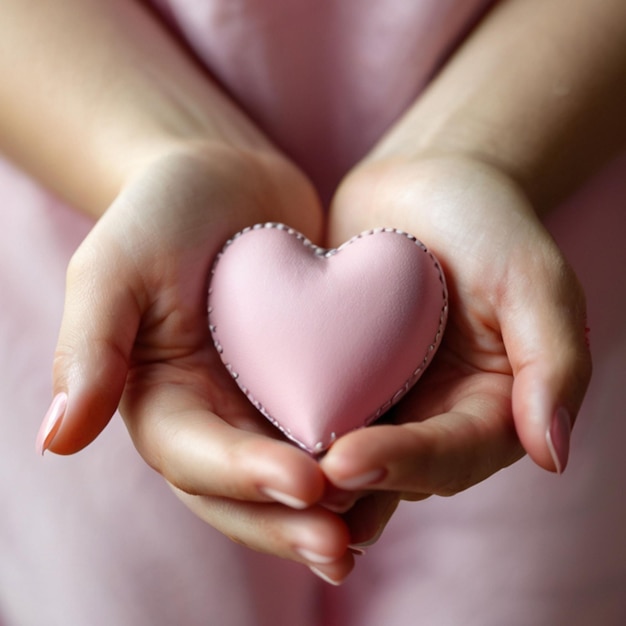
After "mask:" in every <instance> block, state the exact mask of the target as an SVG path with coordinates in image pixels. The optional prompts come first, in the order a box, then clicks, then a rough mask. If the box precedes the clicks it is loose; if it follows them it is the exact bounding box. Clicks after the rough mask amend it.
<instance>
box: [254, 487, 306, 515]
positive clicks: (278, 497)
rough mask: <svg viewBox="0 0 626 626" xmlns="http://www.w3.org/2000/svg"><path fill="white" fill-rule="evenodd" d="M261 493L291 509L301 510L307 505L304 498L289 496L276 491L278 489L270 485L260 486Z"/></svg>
mask: <svg viewBox="0 0 626 626" xmlns="http://www.w3.org/2000/svg"><path fill="white" fill-rule="evenodd" d="M261 493H262V494H263V495H264V496H267V497H268V498H270V499H271V500H274V501H275V502H279V503H280V504H284V505H285V506H288V507H289V508H291V509H297V510H299V511H301V510H303V509H306V508H308V507H309V505H308V503H307V502H305V501H304V500H300V499H299V498H296V497H295V496H290V495H289V494H288V493H283V492H282V491H278V489H272V488H271V487H261Z"/></svg>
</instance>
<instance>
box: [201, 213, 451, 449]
mask: <svg viewBox="0 0 626 626" xmlns="http://www.w3.org/2000/svg"><path fill="white" fill-rule="evenodd" d="M264 228H275V229H277V230H283V231H285V232H286V233H287V234H288V235H291V236H292V237H295V238H296V239H297V240H298V241H300V242H301V243H302V244H303V245H305V246H306V247H308V248H311V249H312V250H313V251H314V253H315V254H316V255H319V256H324V257H326V258H330V257H331V256H334V255H335V254H338V253H339V252H340V251H341V250H343V249H345V248H346V247H348V246H349V245H351V244H352V243H354V242H356V241H358V240H359V239H362V238H364V237H367V236H370V235H374V234H376V233H379V232H385V233H395V234H398V235H403V236H404V237H406V238H407V239H409V241H412V242H413V243H414V244H415V245H417V246H418V247H419V248H420V249H421V250H423V251H424V252H425V253H426V254H427V255H428V257H429V258H430V260H431V261H432V263H433V265H434V266H435V268H436V270H437V273H438V276H439V282H440V284H441V288H442V296H443V304H442V307H441V310H440V312H439V326H438V327H437V332H436V333H435V337H434V338H433V341H432V342H431V343H430V344H429V346H428V348H427V350H426V354H425V356H424V359H423V360H422V362H421V363H420V365H419V367H417V369H415V370H414V371H413V373H412V374H411V376H409V378H408V379H407V380H406V381H405V382H404V383H403V384H402V386H401V387H400V388H399V389H398V390H397V391H396V392H395V393H394V395H393V396H392V397H391V399H389V400H387V401H386V402H385V403H384V404H383V405H381V406H380V407H379V408H378V409H377V410H376V411H375V412H374V413H373V414H372V415H370V416H368V417H367V418H366V419H365V420H364V421H363V425H362V426H363V427H365V426H367V425H369V424H371V423H372V422H375V421H376V420H377V419H379V418H380V417H382V415H383V414H384V413H386V412H387V411H388V410H389V409H390V408H391V407H392V406H394V405H395V404H397V403H398V402H399V401H400V400H401V399H402V398H403V397H404V396H405V395H406V394H407V393H408V392H409V390H410V389H411V388H412V387H413V386H414V385H415V384H416V383H417V381H418V380H419V378H420V377H421V375H422V373H423V372H424V370H425V369H426V367H427V366H428V365H429V363H430V361H431V360H432V358H433V356H434V355H435V352H436V351H437V349H438V347H439V344H440V343H441V337H442V335H443V331H444V328H445V325H446V320H447V317H448V290H447V287H446V281H445V277H444V274H443V270H442V269H441V265H440V264H439V261H438V260H437V259H436V258H435V255H434V254H433V253H432V252H431V251H430V250H429V249H428V248H427V247H426V245H424V243H423V242H422V241H420V240H419V239H418V238H417V237H415V236H414V235H411V234H410V233H407V232H405V231H403V230H400V229H397V228H375V229H371V230H367V231H364V232H362V233H360V234H358V235H355V236H354V237H352V238H351V239H349V240H348V241H346V242H345V243H343V244H342V245H340V246H339V247H338V248H330V249H328V248H322V247H321V246H316V245H315V244H314V243H313V242H312V241H310V240H309V239H307V237H305V236H304V235H303V234H302V233H300V232H298V231H297V230H295V229H294V228H291V227H290V226H287V225H286V224H281V223H279V222H265V223H262V224H255V225H254V226H248V227H246V228H244V229H243V230H241V231H239V232H238V233H236V234H235V235H233V236H232V237H231V238H230V239H229V240H228V241H227V242H226V243H225V244H224V246H223V247H222V250H221V251H220V252H219V253H218V255H217V256H216V257H215V261H214V262H213V267H212V269H211V276H213V275H214V274H215V270H216V267H217V264H218V263H219V260H220V258H221V257H222V255H223V254H224V253H225V252H226V250H227V248H228V247H230V246H231V245H232V244H233V243H234V242H235V241H236V240H237V239H239V238H240V237H242V236H243V235H245V234H246V233H249V232H250V231H253V230H261V229H264ZM211 293H212V291H211V289H210V288H209V296H210V295H211ZM211 313H212V308H211V307H210V306H209V309H208V314H209V330H210V331H211V335H212V338H213V345H214V346H215V349H216V350H217V352H218V354H219V355H220V358H221V359H222V362H223V363H224V366H225V367H226V369H227V370H228V372H229V374H230V375H231V376H232V378H233V380H234V381H235V382H236V383H237V385H238V387H239V389H240V390H241V391H242V392H243V393H244V394H245V396H246V397H247V398H248V400H249V401H250V402H251V404H252V405H253V406H254V407H255V408H256V409H257V411H259V412H260V413H261V414H262V415H263V416H264V417H265V418H266V419H267V420H269V422H270V423H272V424H273V425H274V426H275V427H276V428H278V430H280V431H281V432H282V433H283V434H284V435H285V436H286V437H288V438H289V439H291V440H292V441H293V442H294V443H296V444H297V445H298V446H300V447H301V448H302V449H304V450H307V451H308V452H311V453H314V454H321V453H323V452H324V451H325V450H327V449H328V448H329V447H330V445H331V444H332V443H333V441H334V440H335V439H336V434H335V433H334V432H333V433H331V435H330V441H328V442H323V441H319V442H317V443H316V444H315V446H314V447H313V448H312V449H311V448H309V447H308V446H307V445H306V444H304V443H303V442H301V441H300V440H298V439H297V438H296V437H295V436H294V435H293V434H292V432H291V430H290V429H289V428H287V427H285V426H283V425H282V424H281V423H280V422H279V421H278V420H277V419H276V418H274V417H273V416H272V415H271V414H270V413H269V412H268V411H267V410H266V408H265V407H264V406H263V404H262V403H261V402H259V401H258V400H257V399H256V398H255V397H254V396H253V395H252V392H251V391H250V390H249V389H248V388H247V387H246V386H245V385H244V384H243V383H241V382H240V381H239V374H238V373H237V372H236V371H234V369H233V367H232V365H231V364H230V363H228V362H226V361H225V360H224V357H223V354H224V348H223V347H222V345H221V344H220V342H219V339H218V338H217V327H216V326H215V325H214V324H212V323H211Z"/></svg>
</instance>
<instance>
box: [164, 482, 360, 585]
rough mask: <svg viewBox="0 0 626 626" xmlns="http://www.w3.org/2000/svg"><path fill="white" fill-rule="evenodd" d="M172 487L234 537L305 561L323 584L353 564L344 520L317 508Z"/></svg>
mask: <svg viewBox="0 0 626 626" xmlns="http://www.w3.org/2000/svg"><path fill="white" fill-rule="evenodd" d="M174 491H175V492H176V494H177V495H178V497H179V498H180V499H181V500H182V501H183V502H184V503H185V504H186V505H187V506H188V507H189V509H191V510H192V511H193V512H194V513H195V514H196V515H197V516H198V517H200V518H201V519H203V520H204V521H206V522H207V523H208V524H210V525H211V526H212V527H213V528H215V529H217V530H218V531H220V532H222V533H224V534H225V535H226V536H228V537H229V538H230V539H232V540H233V541H235V542H237V543H239V544H242V545H244V546H246V547H249V548H251V549H253V550H257V551H259V552H264V553H267V554H273V555H275V556H278V557H280V558H283V559H289V560H292V561H296V562H298V563H303V564H304V565H307V566H308V567H309V568H311V569H312V571H313V572H314V573H315V574H316V575H318V576H320V577H321V578H322V579H324V580H325V581H326V582H329V583H331V584H334V585H338V584H340V583H341V582H343V580H345V578H346V577H347V576H348V574H349V573H350V571H351V570H352V568H353V566H354V558H353V556H352V554H351V553H350V551H349V550H348V544H349V541H350V534H349V531H348V528H347V526H346V524H345V523H344V522H343V520H342V519H341V518H340V517H338V516H337V515H333V514H332V513H330V512H329V511H326V510H324V509H322V508H321V507H315V508H312V509H308V510H306V511H293V510H291V509H288V508H286V507H283V506H280V505H278V504H256V503H249V502H240V501H234V500H229V499H227V498H215V497H202V496H190V495H189V494H187V493H185V492H181V491H179V490H176V489H174Z"/></svg>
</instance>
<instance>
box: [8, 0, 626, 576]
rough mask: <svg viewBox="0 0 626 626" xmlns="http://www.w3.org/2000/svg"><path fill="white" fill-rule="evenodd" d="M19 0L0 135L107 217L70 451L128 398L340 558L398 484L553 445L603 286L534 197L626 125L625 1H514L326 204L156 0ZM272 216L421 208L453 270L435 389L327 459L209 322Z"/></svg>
mask: <svg viewBox="0 0 626 626" xmlns="http://www.w3.org/2000/svg"><path fill="white" fill-rule="evenodd" d="M4 4H5V6H4V8H3V11H4V15H3V20H2V21H1V22H0V42H2V43H1V44H0V46H2V49H1V51H0V52H1V53H0V73H1V74H2V76H3V81H0V146H2V149H3V151H4V152H6V153H7V154H8V155H9V156H11V157H12V158H13V159H14V160H15V161H17V162H18V163H20V164H21V165H22V166H23V167H24V168H25V169H27V170H28V171H30V172H31V173H32V174H33V175H35V176H36V177H38V178H39V179H40V180H41V181H42V182H43V183H44V184H46V185H47V186H49V187H50V188H51V189H53V190H55V191H56V192H57V193H59V194H61V195H62V196H63V197H64V198H66V199H67V200H68V202H70V203H72V204H73V205H74V206H76V207H77V208H79V209H80V210H83V211H86V212H88V213H90V214H91V215H93V216H94V217H95V218H97V223H96V224H95V226H94V228H93V230H92V231H91V233H90V234H89V236H88V237H87V238H86V240H85V241H84V243H83V244H82V245H81V246H80V248H79V249H78V250H77V251H76V253H75V255H74V257H73V259H72V261H71V263H70V266H69V268H68V278H67V292H66V304H65V310H64V316H63V322H62V327H61V330H60V335H59V342H58V348H57V352H56V356H55V361H54V389H55V392H60V391H66V392H67V393H68V397H69V401H68V406H67V410H66V412H65V415H64V416H63V419H62V422H61V425H60V428H59V429H58V432H56V434H55V436H54V438H53V439H52V441H51V442H49V449H50V450H51V451H53V452H55V453H58V454H72V453H74V452H77V451H78V450H80V449H82V448H83V447H85V446H86V445H88V444H89V443H90V442H91V441H92V440H93V439H94V438H95V437H97V435H98V434H99V432H100V431H101V430H102V429H103V428H104V427H105V426H106V424H107V422H108V421H109V419H110V418H111V416H112V415H113V413H114V411H115V410H116V408H117V407H118V406H119V407H120V410H121V414H122V416H123V418H124V420H125V422H126V424H127V427H128V430H129V433H130V435H131V437H132V439H133V441H134V443H135V445H136V447H137V449H138V451H139V453H140V454H141V455H142V456H143V458H144V459H145V460H146V462H147V463H148V464H149V465H150V466H151V467H153V468H154V469H155V470H156V471H158V472H159V473H161V474H162V475H163V477H164V478H165V479H166V480H167V481H168V483H169V484H170V485H171V486H172V489H173V490H174V492H175V493H176V494H177V495H178V497H179V498H180V499H181V500H182V501H183V502H184V503H185V504H186V505H187V506H188V507H189V508H190V509H191V510H193V511H194V512H195V513H196V514H197V515H198V516H199V517H201V518H202V519H204V520H206V521H207V522H208V523H209V524H211V525H213V526H214V527H216V528H217V529H219V530H221V531H222V532H224V533H225V534H227V535H228V536H229V537H231V538H232V539H233V540H235V541H237V542H239V543H242V544H245V545H247V546H250V547H251V548H254V549H257V550H262V551H266V552H269V553H272V554H275V555H277V556H280V557H283V558H288V559H292V560H296V561H298V562H302V563H304V564H307V565H309V566H313V567H314V568H315V569H316V570H317V571H318V572H321V574H322V576H323V577H325V578H326V579H330V580H331V581H334V582H341V581H342V580H344V579H345V578H346V576H347V575H348V574H349V572H350V570H351V568H352V567H353V564H354V561H353V555H352V553H351V551H350V549H349V545H351V544H358V543H367V542H370V541H372V540H373V539H374V538H376V537H377V536H378V535H379V534H380V532H381V531H382V529H383V528H384V525H385V524H386V522H387V520H388V519H389V517H390V516H391V514H392V513H393V510H394V508H395V506H396V505H397V502H398V501H399V500H400V499H402V498H404V499H410V500H419V499H423V498H425V497H428V496H429V495H431V494H439V495H451V494H454V493H456V492H458V491H461V490H463V489H466V488H468V487H470V486H471V485H473V484H475V483H477V482H479V481H480V480H483V479H485V478H487V477H488V476H490V475H491V474H493V473H494V472H496V471H498V470H499V469H501V468H503V467H505V466H507V465H509V464H511V463H513V462H514V461H515V460H517V459H518V458H520V457H521V456H522V455H523V454H524V453H528V454H529V455H530V456H531V457H532V458H533V460H534V461H535V462H536V463H537V464H539V465H540V466H541V467H544V468H545V469H547V470H550V471H554V470H555V469H557V467H556V465H555V459H554V456H553V455H552V454H551V452H550V449H549V446H548V445H547V441H546V432H547V430H548V429H549V427H550V424H551V421H552V420H553V417H554V415H555V413H556V412H557V411H558V410H560V409H565V410H566V411H567V412H568V413H569V415H570V416H571V418H572V420H573V419H574V418H575V416H576V414H577V412H578V409H579V407H580V403H581V401H582V398H583V395H584V391H585V388H586V385H587V383H588V380H589V376H590V372H591V364H590V358H589V353H588V349H587V346H586V344H585V341H584V326H585V312H584V311H585V303H584V296H583V294H582V292H581V290H580V287H579V286H578V283H577V281H576V278H575V276H574V275H573V273H572V272H571V270H570V268H569V266H568V265H567V263H566V261H565V259H564V258H563V256H562V255H561V253H560V251H559V250H558V248H557V247H556V246H555V244H554V242H553V241H552V239H551V238H550V236H549V235H548V234H547V232H546V231H545V229H544V228H543V226H542V224H541V222H540V219H539V216H540V215H541V214H543V213H545V212H546V211H548V210H549V209H550V208H551V207H552V206H554V204H555V202H557V201H558V200H559V199H560V198H562V197H563V196H565V195H566V194H567V193H569V192H570V191H571V190H572V189H573V188H574V187H575V186H576V185H577V184H579V182H580V181H581V180H582V179H583V178H584V177H586V176H588V175H590V174H591V173H592V172H593V171H594V169H595V168H596V167H598V166H599V165H600V164H601V163H602V162H604V161H605V160H606V159H607V158H609V157H610V156H611V154H612V153H613V152H614V151H615V150H616V149H617V148H618V147H619V146H620V145H621V142H622V141H623V133H624V128H623V127H621V126H620V124H622V125H623V121H622V120H621V119H620V117H621V116H620V114H619V113H620V111H623V110H624V104H626V103H625V100H626V97H625V94H624V93H623V85H624V84H626V81H624V80H623V78H624V65H625V59H624V55H623V54H622V52H621V42H622V41H624V38H625V37H626V5H624V3H623V2H622V1H621V0H603V2H599V3H598V2H591V1H590V0H551V1H550V2H546V1H545V0H543V1H540V0H509V1H507V2H503V3H501V4H500V5H499V6H498V7H497V8H496V9H495V10H494V11H492V12H491V13H490V14H489V15H488V17H487V18H486V19H485V20H484V22H483V23H482V24H481V25H480V27H479V28H478V29H476V31H475V32H474V33H473V34H472V35H471V37H470V38H469V39H468V41H467V43H466V44H465V45H464V46H463V47H462V48H461V49H460V50H459V51H458V52H457V53H455V55H454V56H453V58H452V59H450V60H449V61H448V63H447V64H446V66H445V67H444V68H443V70H442V71H441V73H440V74H439V75H438V77H437V79H436V80H435V81H434V82H433V83H432V84H431V86H430V87H429V89H428V90H427V91H426V92H425V94H423V96H421V97H420V98H419V100H418V101H417V102H416V103H415V104H414V106H413V107H412V108H411V109H410V110H409V111H408V112H407V114H406V115H405V116H404V117H403V118H402V119H401V120H399V121H398V122H397V124H396V125H395V126H394V127H393V128H392V129H390V131H389V133H388V134H387V135H386V136H385V137H383V138H381V140H380V143H379V144H378V145H377V146H375V147H374V149H373V150H372V152H371V153H370V154H368V155H367V156H366V157H365V158H364V159H363V161H362V162H361V163H359V164H357V165H356V166H355V168H354V169H353V171H351V172H350V173H348V174H347V176H346V178H345V179H344V181H343V183H342V184H341V186H340V187H339V189H338V191H337V194H336V196H335V198H334V200H333V202H332V205H331V208H330V213H329V216H328V219H327V221H326V222H324V218H323V217H322V215H323V213H322V209H321V207H320V203H319V201H318V199H317V196H316V193H315V191H314V189H313V188H312V186H311V184H310V183H309V182H308V181H307V179H306V177H305V176H304V175H303V173H302V172H301V171H300V170H299V169H298V168H297V167H295V166H294V165H293V164H292V163H290V162H289V161H288V160H287V159H286V158H285V157H284V156H283V155H281V154H280V153H279V151H278V150H277V149H276V148H275V147H274V146H273V145H272V143H271V141H269V140H268V139H267V138H266V137H264V136H263V134H262V133H261V132H260V131H259V130H258V129H257V128H255V126H254V125H253V124H252V123H251V122H250V121H249V120H248V119H247V118H246V117H245V115H244V114H243V113H242V112H241V111H240V110H238V109H237V107H236V106H235V105H234V104H233V103H232V102H230V101H229V100H228V99H227V98H226V97H225V96H224V95H223V94H222V93H221V92H220V91H219V89H217V87H216V86H215V85H214V84H213V83H212V82H211V79H210V78H209V77H208V76H206V74H205V73H204V72H203V71H202V70H201V69H200V68H199V67H198V66H197V65H196V64H195V62H194V61H193V60H192V59H191V58H189V57H188V56H187V53H186V51H185V50H184V49H182V48H181V47H179V46H178V45H177V43H176V41H175V40H174V39H173V38H172V37H171V35H170V34H169V33H168V32H167V31H166V30H164V29H163V28H162V27H161V26H160V24H159V23H158V22H157V21H156V20H155V19H154V17H153V16H152V15H151V13H150V12H149V11H148V10H147V9H146V8H145V7H144V6H143V5H142V4H141V3H137V2H129V1H127V0H112V1H111V2H107V3H102V2H97V1H96V0H63V1H62V2H61V1H59V2H55V3H44V5H43V6H41V3H38V4H37V7H36V9H37V10H34V8H33V3H32V2H28V1H25V0H6V1H5V3H4ZM564 15H567V19H563V16H564ZM68 24H69V25H71V24H76V25H78V24H80V28H78V27H76V28H68ZM59 32H62V33H63V36H62V37H59V36H58V33H59ZM529 33H532V36H529ZM155 49H158V50H159V71H158V72H155V71H153V68H154V53H153V50H155ZM25 51H26V52H25ZM15 68H20V71H16V70H15ZM50 68H54V71H51V69H50ZM4 77H6V78H4ZM618 89H622V92H619V91H618ZM41 102H45V103H46V106H45V107H41V105H40V103H41ZM102 120H107V124H102V123H101V122H102ZM78 137H80V141H78V140H77V138H78ZM296 207H297V208H296ZM261 221H282V222H286V223H289V224H290V225H291V226H293V227H294V228H296V229H298V230H300V231H302V232H303V233H304V234H305V235H307V236H308V237H309V238H310V239H312V240H313V241H316V242H319V243H321V244H326V245H336V244H338V243H341V242H342V241H344V240H346V239H348V238H349V237H350V236H352V235H354V234H356V233H358V232H360V231H362V230H365V229H368V228H371V227H374V226H380V225H385V226H395V227H398V228H402V229H405V230H408V231H411V232H416V233H419V234H420V238H421V239H422V240H424V241H425V243H426V244H427V245H428V246H429V247H431V248H432V250H433V251H434V252H435V254H436V255H437V256H438V258H439V259H440V261H441V262H442V265H443V267H444V271H445V272H446V275H447V277H448V282H449V287H450V298H451V300H450V321H449V327H448V330H447V331H446V335H445V340H444V344H443V345H442V347H441V350H440V352H439V354H438V355H437V357H436V360H435V362H434V363H433V365H432V366H431V368H430V369H429V371H428V372H427V374H426V377H425V378H424V379H422V380H423V382H421V383H420V385H419V388H418V389H416V390H415V391H414V392H413V393H412V394H410V395H409V396H408V397H407V398H406V399H405V400H404V401H403V402H402V403H401V404H400V405H399V406H398V407H397V410H396V411H395V413H394V415H393V416H392V418H393V419H392V420H390V423H386V424H385V425H380V426H374V427H372V428H369V429H365V430H362V431H357V432H354V433H351V434H349V435H346V436H345V437H343V438H341V439H340V440H339V441H337V442H336V444H335V445H334V446H333V447H332V449H331V450H330V452H329V453H328V454H327V455H326V456H325V457H324V459H323V460H322V461H321V462H320V463H317V462H315V461H314V460H313V459H312V458H310V457H309V456H308V455H306V454H305V453H304V452H302V451H300V450H298V449H296V448H295V447H293V446H291V445H289V444H287V443H285V442H284V441H281V440H280V438H279V436H278V435H277V432H276V431H275V430H274V429H273V428H271V427H270V426H269V425H268V424H267V423H266V421H265V420H264V419H263V418H261V417H260V416H258V415H257V414H255V412H254V411H253V410H252V409H251V408H250V406H249V405H248V404H247V402H246V401H245V399H243V398H242V396H241V394H240V393H239V392H238V390H237V389H236V388H235V385H234V384H233V382H232V380H230V379H229V377H228V376H226V375H225V373H224V371H223V369H222V368H221V366H220V364H219V362H218V358H217V355H216V354H215V352H214V350H213V348H212V347H210V341H209V338H208V330H207V328H206V315H205V307H206V302H205V294H206V284H207V279H208V273H209V270H210V265H211V261H212V259H213V257H214V255H215V254H216V252H217V251H218V249H219V247H221V244H222V243H223V242H224V240H225V239H226V238H227V237H228V236H229V235H230V234H232V233H234V232H236V231H237V230H240V229H241V228H243V227H244V226H247V225H250V224H252V223H256V222H261ZM322 233H325V234H326V240H325V241H324V240H323V239H322ZM199 269H200V271H199ZM538 276H540V277H541V280H537V277H538ZM530 286H532V289H531V288H529V287H530ZM77 329H80V332H77ZM391 422H393V423H391ZM564 461H565V462H566V458H565V459H564ZM562 465H563V466H562V467H561V469H563V467H564V463H562ZM374 474H376V480H373V478H372V477H373V476H374ZM364 477H365V478H367V480H363V479H364Z"/></svg>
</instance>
